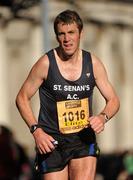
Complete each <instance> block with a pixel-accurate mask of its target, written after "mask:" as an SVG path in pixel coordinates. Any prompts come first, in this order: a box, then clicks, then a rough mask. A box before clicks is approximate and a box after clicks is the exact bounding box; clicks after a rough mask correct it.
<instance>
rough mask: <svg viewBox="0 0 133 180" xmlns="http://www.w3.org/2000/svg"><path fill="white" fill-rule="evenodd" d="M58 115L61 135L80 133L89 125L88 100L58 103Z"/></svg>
mask: <svg viewBox="0 0 133 180" xmlns="http://www.w3.org/2000/svg"><path fill="white" fill-rule="evenodd" d="M57 113H58V123H59V130H60V132H61V133H63V134H69V133H75V132H79V131H80V130H82V129H83V128H84V127H86V126H87V125H88V124H89V121H88V119H89V103H88V98H85V99H81V100H67V101H60V102H57Z"/></svg>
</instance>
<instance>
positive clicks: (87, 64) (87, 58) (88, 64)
mask: <svg viewBox="0 0 133 180" xmlns="http://www.w3.org/2000/svg"><path fill="white" fill-rule="evenodd" d="M83 59H84V68H85V70H86V71H88V72H89V73H91V74H92V78H93V79H94V80H95V77H94V72H93V64H92V58H91V53H90V52H88V51H85V50H83Z"/></svg>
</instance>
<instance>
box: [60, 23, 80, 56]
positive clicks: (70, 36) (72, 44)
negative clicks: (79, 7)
mask: <svg viewBox="0 0 133 180" xmlns="http://www.w3.org/2000/svg"><path fill="white" fill-rule="evenodd" d="M57 40H58V42H59V45H60V47H61V49H62V50H63V53H64V54H65V55H68V56H72V55H73V54H74V53H75V52H76V50H77V49H78V48H79V44H80V33H79V29H78V27H77V25H76V23H72V24H64V23H59V24H58V34H57Z"/></svg>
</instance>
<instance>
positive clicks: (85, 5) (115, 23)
mask: <svg viewBox="0 0 133 180" xmlns="http://www.w3.org/2000/svg"><path fill="white" fill-rule="evenodd" d="M43 5H44V6H43ZM64 9H74V10H77V11H78V13H79V14H80V15H81V17H82V18H83V20H84V35H83V39H82V42H81V46H82V48H84V49H86V50H88V51H91V52H92V53H94V54H95V55H97V56H98V57H99V58H100V59H101V60H102V61H103V63H104V64H105V66H106V68H107V71H108V75H109V79H110V80H111V82H112V84H113V85H114V86H115V88H116V91H117V93H118V95H119V97H120V101H121V108H120V111H119V113H118V114H117V115H116V116H115V117H114V118H113V119H112V120H111V121H110V122H108V123H107V124H106V128H105V131H104V132H103V133H101V134H100V135H98V141H99V144H100V147H101V150H102V152H112V151H121V150H127V149H132V148H133V141H132V138H133V133H132V127H133V120H132V107H133V103H132V102H133V80H132V77H133V70H132V68H133V3H132V1H102V2H101V1H87V0H86V1H85V0H84V1H80V0H77V1H61V0H60V1H59V0H49V1H46V0H44V2H43V3H41V2H40V3H37V4H35V5H34V6H31V7H29V8H27V9H26V8H25V9H22V10H20V11H19V12H18V13H17V14H15V13H14V14H13V11H11V9H10V8H7V7H5V6H0V84H1V87H0V101H1V103H0V124H5V125H7V126H9V127H10V128H11V129H12V130H13V131H14V134H15V136H16V138H17V139H18V141H19V142H20V143H21V144H22V145H23V146H25V147H26V148H27V150H28V152H29V154H30V155H33V154H34V148H33V147H34V141H33V138H32V136H31V135H30V133H29V131H28V128H27V126H26V125H25V123H24V121H23V120H22V118H21V117H20V115H19V113H18V111H17V109H16V105H15V98H16V94H17V93H18V90H19V89H20V86H21V84H22V83H23V81H24V80H25V78H26V77H27V75H28V72H29V70H30V68H31V67H32V65H33V64H34V63H35V62H36V61H37V59H38V58H39V57H40V56H42V55H43V54H44V53H45V51H46V50H48V48H52V47H55V46H56V40H55V35H54V31H53V27H52V23H53V19H54V17H55V16H56V15H57V14H58V13H59V12H60V11H62V10H64ZM46 25H47V26H46ZM104 103H105V102H104V101H103V100H102V98H101V96H100V95H99V93H98V92H97V90H95V98H94V106H95V107H96V108H95V109H96V111H95V112H94V113H97V112H99V111H100V109H101V108H102V105H103V104H104ZM32 104H33V111H34V112H35V115H36V117H37V116H38V109H39V102H38V94H37V95H36V96H35V97H34V98H33V100H32Z"/></svg>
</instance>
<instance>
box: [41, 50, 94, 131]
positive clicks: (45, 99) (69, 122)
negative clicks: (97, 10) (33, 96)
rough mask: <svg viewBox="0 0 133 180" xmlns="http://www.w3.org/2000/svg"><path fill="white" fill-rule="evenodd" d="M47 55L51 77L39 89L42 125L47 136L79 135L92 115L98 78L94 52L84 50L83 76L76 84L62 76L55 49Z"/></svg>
mask: <svg viewBox="0 0 133 180" xmlns="http://www.w3.org/2000/svg"><path fill="white" fill-rule="evenodd" d="M47 56H48V58H49V70H48V76H47V79H46V80H45V81H44V82H43V83H42V85H41V86H40V88H39V95H40V112H39V124H40V125H42V127H43V129H44V130H45V132H47V133H60V132H61V133H65V134H67V133H72V132H74V133H75V132H76V130H77V131H78V128H79V129H80V128H82V127H83V126H84V124H85V123H86V121H85V119H86V118H87V117H86V116H87V115H88V114H89V116H91V115H92V95H93V89H94V87H95V78H94V74H93V67H92V59H91V56H90V53H89V52H86V51H84V50H82V60H83V61H82V73H81V76H80V78H79V79H78V80H76V81H69V80H66V79H65V78H64V77H63V76H62V75H61V73H60V71H59V69H58V65H57V63H56V59H55V55H54V50H53V49H52V50H50V51H49V52H48V53H47Z"/></svg>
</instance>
